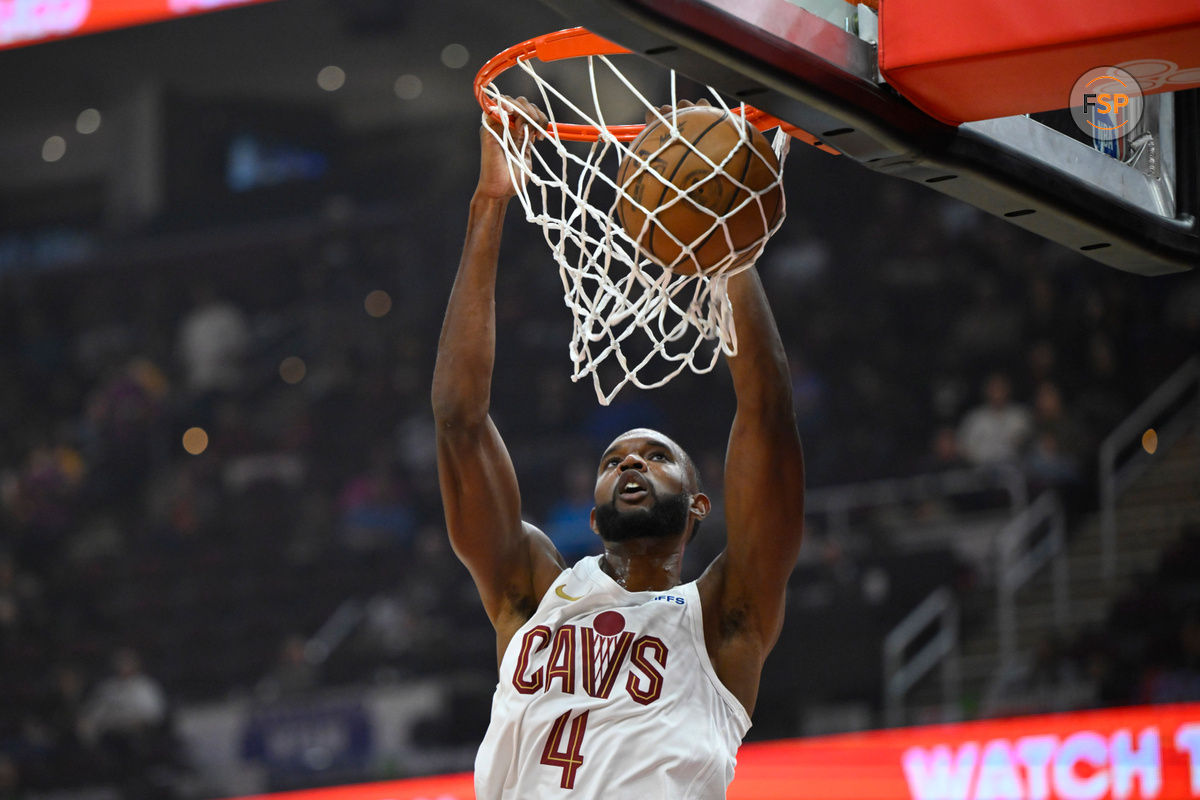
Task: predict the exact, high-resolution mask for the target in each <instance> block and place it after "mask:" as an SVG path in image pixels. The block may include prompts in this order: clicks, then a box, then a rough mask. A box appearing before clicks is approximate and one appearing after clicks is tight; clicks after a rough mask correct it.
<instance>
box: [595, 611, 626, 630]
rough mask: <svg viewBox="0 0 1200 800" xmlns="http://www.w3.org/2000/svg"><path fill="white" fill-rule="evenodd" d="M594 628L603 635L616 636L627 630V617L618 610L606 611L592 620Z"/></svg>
mask: <svg viewBox="0 0 1200 800" xmlns="http://www.w3.org/2000/svg"><path fill="white" fill-rule="evenodd" d="M592 628H594V629H595V631H596V633H598V634H600V635H601V636H616V635H617V634H618V633H620V632H621V631H623V630H625V618H624V617H622V616H621V615H620V614H619V613H617V612H616V611H604V612H601V613H600V614H598V615H597V616H596V619H595V620H593V621H592Z"/></svg>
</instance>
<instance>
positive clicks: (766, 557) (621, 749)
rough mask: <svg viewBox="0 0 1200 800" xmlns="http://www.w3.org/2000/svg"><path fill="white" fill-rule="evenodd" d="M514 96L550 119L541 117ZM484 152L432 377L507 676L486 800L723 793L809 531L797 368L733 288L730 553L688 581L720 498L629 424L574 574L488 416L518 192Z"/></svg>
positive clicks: (466, 532)
mask: <svg viewBox="0 0 1200 800" xmlns="http://www.w3.org/2000/svg"><path fill="white" fill-rule="evenodd" d="M514 102H516V103H517V104H518V105H520V106H521V107H522V108H524V109H525V111H526V112H527V113H528V114H529V115H530V117H531V118H532V119H534V120H537V121H538V122H539V123H540V124H544V122H545V117H544V116H543V115H542V113H541V112H540V111H539V110H538V109H537V108H536V107H534V106H533V105H532V104H530V103H528V102H527V101H525V100H524V99H518V100H516V101H514ZM514 118H516V117H515V115H514ZM488 124H490V125H495V124H499V123H496V122H494V121H493V122H489V123H488ZM517 124H523V123H517ZM533 133H534V134H535V135H536V131H535V132H533ZM480 140H481V143H482V148H483V152H482V159H481V170H480V176H479V183H478V186H477V188H476V190H475V194H474V197H473V198H472V200H471V206H470V216H469V218H468V223H467V235H466V242H465V244H464V247H463V254H462V261H461V262H460V264H459V268H458V275H457V278H456V279H455V282H454V288H453V290H452V291H451V294H450V301H449V305H448V308H447V310H446V318H445V322H444V324H443V327H442V334H441V340H440V342H439V346H438V355H437V365H436V367H435V370H434V377H433V407H434V413H435V418H436V421H437V444H438V464H439V476H440V481H441V490H442V499H443V502H444V504H445V511H446V523H447V527H448V530H449V534H450V540H451V543H452V544H453V546H454V550H455V552H456V553H457V554H458V556H459V558H460V559H462V561H463V563H464V564H465V565H466V566H467V568H468V570H469V571H470V573H471V576H472V577H473V578H474V580H475V584H476V586H477V587H478V589H479V594H480V597H481V598H482V600H483V606H484V609H485V610H486V611H487V614H488V616H489V617H490V618H491V621H492V624H493V625H494V626H495V629H496V649H497V656H498V659H499V662H500V680H499V684H498V686H497V689H496V694H495V698H494V700H493V704H492V720H491V725H490V727H489V729H488V732H487V735H486V737H485V739H484V742H483V744H482V746H481V747H480V750H479V754H478V756H477V758H476V762H475V783H476V793H477V796H478V797H479V798H480V800H498V799H499V798H514V799H515V798H521V800H532V799H535V798H537V799H542V798H601V797H603V798H607V799H609V800H612V799H629V800H683V799H684V798H687V799H688V800H694V799H695V798H705V799H707V798H722V797H724V796H725V790H726V787H727V786H728V784H729V782H730V781H731V780H732V779H733V770H734V764H735V757H736V753H737V748H738V746H739V744H740V742H741V739H742V737H743V735H745V733H746V731H747V730H748V729H749V727H750V714H751V713H752V712H753V710H754V701H755V697H756V695H757V692H758V683H759V677H760V675H761V672H762V666H763V661H764V659H766V657H767V653H769V652H770V650H771V648H772V646H773V645H774V644H775V641H776V639H777V638H778V636H779V632H780V629H781V626H782V623H783V610H784V587H785V584H786V583H787V579H788V575H789V574H790V573H791V571H792V568H793V565H794V564H795V561H796V557H797V555H798V553H799V549H800V538H801V532H802V528H803V514H804V465H803V457H802V455H801V449H800V439H799V435H798V433H797V431H796V426H795V423H794V419H793V412H792V398H791V388H790V384H789V380H788V366H787V359H786V356H785V354H784V351H783V346H782V344H781V342H780V339H779V334H778V332H777V330H776V327H775V322H774V319H773V317H772V315H771V311H770V309H769V307H768V305H767V300H766V297H765V295H764V294H763V290H762V286H761V284H760V283H759V279H758V276H757V275H756V274H755V271H754V270H747V271H745V272H742V273H741V274H739V275H737V276H735V277H733V278H731V279H730V282H729V294H730V299H731V300H732V303H733V315H734V323H735V325H736V328H737V332H738V343H739V350H738V355H737V356H735V357H733V358H730V359H729V369H730V372H731V373H732V376H733V384H734V389H735V392H736V395H737V412H736V414H735V416H734V419H733V427H732V430H731V432H730V436H729V450H728V455H727V459H726V464H725V506H726V511H725V514H726V525H727V531H728V543H727V547H726V549H725V551H724V552H723V553H721V555H719V556H718V557H717V558H716V560H715V561H713V563H712V565H711V566H709V567H708V569H707V570H706V571H705V572H704V574H703V575H702V576H701V577H700V578H699V579H698V580H696V581H694V582H691V583H681V578H680V564H681V562H682V561H683V551H684V548H685V547H686V546H687V543H688V541H689V540H690V539H691V537H692V534H693V533H694V532H695V530H696V526H697V525H698V524H699V523H700V521H701V520H702V519H704V516H705V515H706V514H707V513H708V511H709V505H710V504H709V499H708V497H707V496H705V495H704V494H703V492H701V491H700V484H699V478H698V475H697V471H696V468H695V466H694V464H693V463H692V460H691V459H690V458H689V457H688V455H687V454H686V453H685V452H684V451H683V450H682V449H681V448H680V447H679V445H678V444H676V443H675V442H673V441H672V440H671V439H670V438H669V437H667V436H666V435H664V434H662V433H659V432H657V431H652V430H646V429H636V430H631V431H628V432H627V433H624V434H622V435H620V436H618V437H617V438H616V440H614V441H613V442H612V444H610V445H609V446H608V447H607V448H606V449H605V451H604V453H603V454H601V455H600V458H599V460H598V462H597V466H596V488H595V503H596V505H595V509H594V510H593V511H592V517H591V519H592V524H591V527H592V530H593V531H594V532H595V533H596V534H597V535H599V536H600V538H601V540H602V541H603V544H604V554H603V555H600V556H590V557H587V558H584V559H582V560H581V561H580V562H579V563H577V564H575V565H574V566H573V567H568V566H567V565H566V564H564V563H563V560H562V557H561V556H560V555H559V553H558V552H557V551H556V550H555V548H554V545H553V544H551V542H550V540H549V539H548V538H547V536H546V535H545V534H543V533H542V532H541V531H540V530H538V529H537V528H535V527H534V526H533V525H531V524H529V523H527V522H523V521H522V519H521V498H520V494H519V492H518V488H517V477H516V473H515V471H514V469H513V465H512V462H511V461H510V459H509V455H508V451H507V450H506V449H505V445H504V442H503V441H502V440H501V438H500V433H499V432H498V431H497V429H496V427H495V425H494V424H493V423H492V420H491V418H490V417H489V415H488V402H489V395H490V387H491V379H492V365H493V361H494V351H495V334H496V319H495V310H494V306H495V301H494V292H495V283H496V272H497V262H498V257H499V251H500V234H501V228H502V225H503V221H504V215H505V209H506V207H507V205H508V202H509V200H510V198H511V197H512V196H513V195H514V188H513V185H512V183H511V179H510V177H509V171H508V167H507V165H506V163H505V158H504V154H503V152H502V151H501V149H500V147H499V145H498V144H497V143H496V141H495V140H494V139H493V138H492V136H491V135H490V134H489V132H488V131H486V130H481V132H480Z"/></svg>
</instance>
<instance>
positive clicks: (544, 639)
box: [512, 625, 550, 694]
mask: <svg viewBox="0 0 1200 800" xmlns="http://www.w3.org/2000/svg"><path fill="white" fill-rule="evenodd" d="M538 640H541V643H540V644H538V645H537V646H536V647H535V646H534V642H535V641H538ZM549 643H550V629H549V628H547V627H546V626H545V625H538V626H537V627H536V628H530V629H529V630H527V631H526V632H525V635H524V636H523V637H522V638H521V652H520V654H519V655H518V656H517V668H516V670H515V671H514V672H513V677H512V683H513V686H514V687H515V688H516V690H517V691H518V692H520V693H521V694H533V693H534V692H536V691H537V690H538V689H541V688H542V670H541V667H539V668H538V669H536V670H534V672H533V674H532V675H530V676H529V677H528V678H526V677H525V670H527V669H529V657H530V656H531V655H533V654H534V653H536V652H537V651H539V650H544V649H545V648H546V645H547V644H549Z"/></svg>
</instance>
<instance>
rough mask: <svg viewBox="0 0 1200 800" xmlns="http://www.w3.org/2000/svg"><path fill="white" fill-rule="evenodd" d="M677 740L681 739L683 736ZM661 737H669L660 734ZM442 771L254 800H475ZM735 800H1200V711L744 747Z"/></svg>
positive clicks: (1118, 713) (1084, 715)
mask: <svg viewBox="0 0 1200 800" xmlns="http://www.w3.org/2000/svg"><path fill="white" fill-rule="evenodd" d="M676 733H677V732H676ZM663 735H664V736H667V735H672V732H670V731H664V732H663ZM474 797H475V794H474V792H473V791H472V788H471V776H470V775H469V774H463V775H447V776H441V777H437V778H423V779H418V780H411V781H391V782H387V783H374V784H366V785H361V786H343V787H339V788H335V789H319V790H313V791H305V792H289V793H285V794H277V795H267V796H264V798H260V799H256V800H265V798H269V799H270V800H473V798H474ZM728 797H729V800H1190V799H1191V798H1200V704H1189V705H1174V706H1143V707H1138V708H1121V709H1110V710H1104V711H1087V712H1078V713H1073V714H1053V715H1045V716H1036V717H1012V718H1008V719H999V720H988V721H984V722H971V723H964V724H961V725H936V726H925V727H917V728H899V729H895V730H887V731H871V732H868V733H857V734H846V735H841V736H823V737H816V738H811V739H795V740H788V741H779V742H759V743H755V744H747V745H745V746H743V747H742V749H741V750H740V751H739V753H738V767H737V777H736V778H735V779H734V781H733V784H732V785H731V786H730V787H729V795H728Z"/></svg>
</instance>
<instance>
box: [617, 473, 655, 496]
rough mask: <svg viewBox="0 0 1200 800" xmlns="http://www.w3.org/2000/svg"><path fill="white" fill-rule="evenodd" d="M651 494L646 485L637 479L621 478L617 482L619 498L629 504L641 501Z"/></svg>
mask: <svg viewBox="0 0 1200 800" xmlns="http://www.w3.org/2000/svg"><path fill="white" fill-rule="evenodd" d="M648 494H650V492H649V489H648V488H647V487H646V484H645V483H644V482H642V481H641V480H640V479H636V478H628V477H625V478H621V479H620V480H619V481H618V482H617V496H618V497H620V498H621V499H622V500H625V501H627V502H634V501H637V500H641V499H642V498H643V497H646V496H647V495H648Z"/></svg>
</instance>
